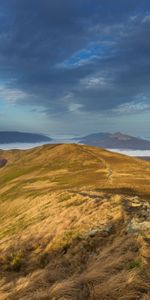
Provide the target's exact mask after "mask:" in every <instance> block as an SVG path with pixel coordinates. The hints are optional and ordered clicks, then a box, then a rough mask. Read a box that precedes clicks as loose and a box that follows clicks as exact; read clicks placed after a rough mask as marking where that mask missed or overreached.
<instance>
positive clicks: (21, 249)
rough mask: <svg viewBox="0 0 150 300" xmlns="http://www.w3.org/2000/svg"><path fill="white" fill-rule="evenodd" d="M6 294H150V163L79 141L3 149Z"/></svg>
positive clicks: (1, 258)
mask: <svg viewBox="0 0 150 300" xmlns="http://www.w3.org/2000/svg"><path fill="white" fill-rule="evenodd" d="M4 160H5V162H7V163H5V164H2V165H1V168H0V270H1V272H0V299H1V300H4V299H8V300H20V299H23V300H31V299H33V300H35V299H36V300H46V299H47V300H48V299H49V300H83V299H85V300H86V299H87V300H88V299H91V300H95V299H96V300H99V299H100V300H107V299H108V300H111V299H112V300H114V299H120V300H126V299H128V300H132V299H142V300H144V299H145V300H148V299H150V271H149V270H150V250H149V249H150V188H149V187H150V163H149V162H145V161H142V160H138V159H134V158H130V157H127V156H124V155H120V154H115V153H111V152H108V151H105V150H103V149H98V148H94V147H89V146H81V145H48V146H42V147H39V148H35V149H32V150H25V151H19V150H13V151H0V161H4Z"/></svg>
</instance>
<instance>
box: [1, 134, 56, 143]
mask: <svg viewBox="0 0 150 300" xmlns="http://www.w3.org/2000/svg"><path fill="white" fill-rule="evenodd" d="M51 140H52V139H51V138H49V137H47V136H45V135H42V134H36V133H28V132H18V131H0V144H11V143H41V142H50V141H51Z"/></svg>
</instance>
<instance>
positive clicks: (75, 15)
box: [0, 0, 150, 122]
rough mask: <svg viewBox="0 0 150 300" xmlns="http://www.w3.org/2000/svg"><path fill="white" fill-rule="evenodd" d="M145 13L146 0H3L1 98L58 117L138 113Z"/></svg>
mask: <svg viewBox="0 0 150 300" xmlns="http://www.w3.org/2000/svg"><path fill="white" fill-rule="evenodd" d="M145 11H146V13H145ZM149 16H150V5H149V3H148V2H147V1H146V0H144V1H142V2H141V1H139V0H133V1H129V0H127V1H122V0H116V1H115V2H114V1H112V0H102V1H98V0H95V1H93V0H86V1H85V0H76V1H74V0H62V1H61V3H60V1H58V0H55V1H54V0H51V1H48V0H45V1H42V0H30V1H27V0H22V1H20V0H5V1H4V0H2V8H1V14H0V66H1V67H0V82H1V86H2V88H1V89H0V97H1V98H3V100H6V101H13V102H17V105H28V106H31V110H32V109H33V107H35V109H37V111H38V107H39V109H40V108H41V107H42V108H43V114H46V115H47V116H48V117H49V118H55V120H56V121H57V119H59V120H60V119H61V118H62V122H64V116H65V115H66V114H70V118H72V116H73V115H74V114H75V115H76V117H77V114H78V115H79V112H80V113H81V114H82V113H84V114H85V115H86V114H88V113H93V114H94V113H99V114H102V113H105V114H106V113H107V112H108V114H109V115H110V113H111V112H112V115H113V114H114V111H116V113H118V112H119V111H120V113H124V114H128V113H129V111H130V113H132V114H134V113H136V112H137V110H138V111H140V110H141V111H142V110H143V108H142V104H137V102H136V101H137V97H140V95H144V97H146V99H147V100H146V104H143V105H149V99H150V87H149V78H150V56H149V53H150V39H149V36H150V27H149ZM1 98H0V99H1ZM0 101H1V100H0ZM142 101H143V100H142ZM138 103H145V102H138ZM80 116H81V115H80ZM66 122H67V121H66ZM68 122H69V121H68Z"/></svg>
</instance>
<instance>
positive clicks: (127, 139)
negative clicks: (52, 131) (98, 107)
mask: <svg viewBox="0 0 150 300" xmlns="http://www.w3.org/2000/svg"><path fill="white" fill-rule="evenodd" d="M79 142H80V143H82V144H86V145H91V146H97V147H103V148H108V149H131V150H150V141H147V140H144V139H140V138H136V137H133V136H130V135H126V134H122V133H120V132H117V133H94V134H91V135H87V136H85V137H83V138H81V139H80V141H79Z"/></svg>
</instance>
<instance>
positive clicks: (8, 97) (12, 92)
mask: <svg viewBox="0 0 150 300" xmlns="http://www.w3.org/2000/svg"><path fill="white" fill-rule="evenodd" d="M27 96H28V95H27V94H26V93H25V92H23V91H21V90H19V89H13V88H8V87H5V86H4V85H1V86H0V99H1V100H4V101H7V102H9V103H12V104H13V103H15V102H17V101H19V100H22V99H24V98H26V97H27Z"/></svg>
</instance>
